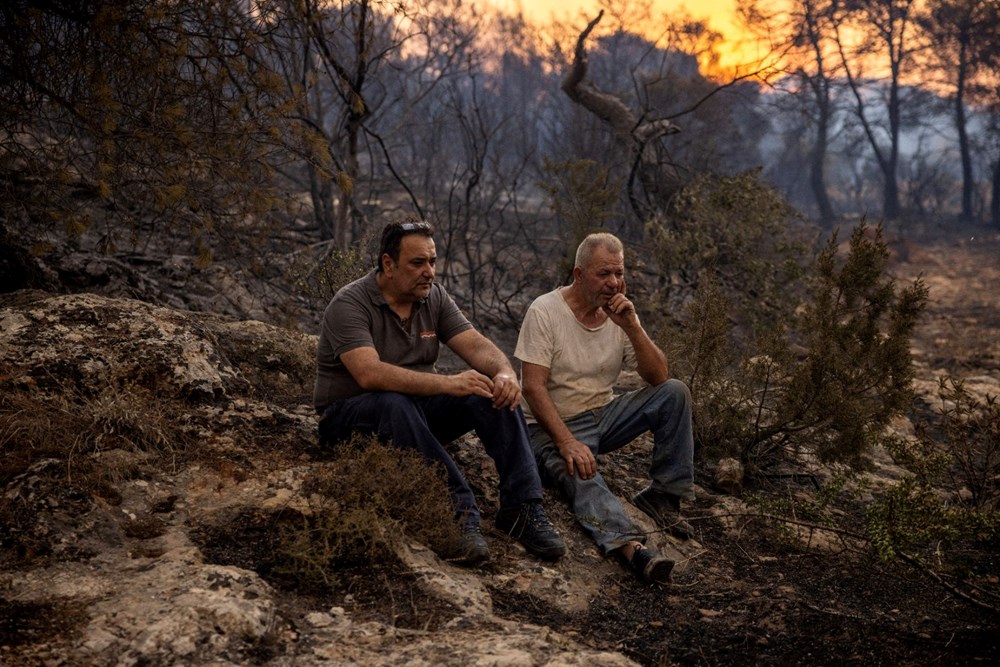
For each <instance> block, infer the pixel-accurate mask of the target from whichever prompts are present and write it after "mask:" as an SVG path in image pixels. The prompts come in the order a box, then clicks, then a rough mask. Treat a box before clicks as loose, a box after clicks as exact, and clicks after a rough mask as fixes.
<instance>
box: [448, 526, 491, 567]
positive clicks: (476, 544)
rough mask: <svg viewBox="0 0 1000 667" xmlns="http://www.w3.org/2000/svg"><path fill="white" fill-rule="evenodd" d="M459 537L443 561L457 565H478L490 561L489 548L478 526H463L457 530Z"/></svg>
mask: <svg viewBox="0 0 1000 667" xmlns="http://www.w3.org/2000/svg"><path fill="white" fill-rule="evenodd" d="M459 530H460V531H461V536H460V537H459V538H458V541H457V542H456V543H455V545H454V547H453V548H452V549H451V550H450V552H449V553H448V555H447V556H446V557H445V560H447V561H450V562H452V563H458V564H459V565H478V564H479V563H483V562H485V561H488V560H489V559H490V547H489V545H488V544H487V543H486V538H485V537H483V534H482V533H481V532H480V531H479V526H478V525H471V526H470V525H464V526H461V527H460V528H459Z"/></svg>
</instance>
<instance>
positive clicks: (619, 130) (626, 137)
mask: <svg viewBox="0 0 1000 667" xmlns="http://www.w3.org/2000/svg"><path fill="white" fill-rule="evenodd" d="M603 16H604V10H601V11H600V13H598V15H597V18H595V19H594V20H593V21H591V22H590V23H589V24H587V27H586V28H585V29H584V30H583V32H581V33H580V36H579V37H578V38H577V40H576V49H575V51H574V54H573V64H572V65H570V68H569V70H568V71H567V72H566V74H565V75H564V76H563V81H562V89H563V92H564V93H566V95H567V96H568V97H569V98H570V99H571V100H573V101H574V102H576V103H577V104H579V105H580V106H582V107H583V108H584V109H586V110H588V111H590V112H591V113H593V114H594V115H595V116H597V117H598V118H600V119H601V120H603V121H604V122H606V123H607V124H608V125H610V126H611V131H612V132H613V134H614V136H615V138H616V139H617V140H618V141H619V142H621V144H622V146H623V147H624V148H625V150H626V156H627V158H628V159H629V163H630V164H632V165H633V168H632V174H631V175H630V177H629V181H628V183H629V188H628V189H629V191H628V198H629V204H630V205H631V207H632V211H633V213H635V215H636V217H637V218H638V219H639V220H645V219H646V218H647V217H648V216H649V214H650V212H651V210H650V208H651V207H650V205H649V202H653V203H654V204H655V202H665V201H668V200H669V198H670V196H671V195H673V194H674V193H675V192H676V191H677V190H678V189H679V188H680V185H681V180H680V178H679V177H678V175H677V174H676V173H675V172H674V171H673V170H672V169H669V168H667V167H666V166H665V165H664V164H663V163H661V161H660V160H659V159H658V151H657V150H656V142H658V141H659V140H660V139H661V138H662V137H664V136H666V135H668V134H674V133H676V132H680V128H679V127H677V126H676V125H674V124H673V123H672V122H670V121H669V120H667V119H666V118H662V119H658V120H652V121H645V120H644V119H643V117H641V116H639V115H638V114H636V113H635V112H634V111H632V110H631V109H629V107H628V105H626V104H625V102H623V101H622V100H621V99H620V98H618V97H616V96H615V95H612V94H611V93H606V92H604V91H602V90H600V89H598V88H597V86H595V85H594V84H593V83H592V82H590V81H588V80H587V49H586V46H585V44H586V41H587V37H589V36H590V33H591V32H592V31H593V30H594V27H595V26H597V24H598V23H599V22H600V20H601V18H602V17H603ZM637 183H638V184H641V185H642V188H643V190H644V191H645V196H646V200H647V203H645V204H644V203H643V202H641V201H640V198H639V196H638V193H637V192H636V190H635V185H636V184H637Z"/></svg>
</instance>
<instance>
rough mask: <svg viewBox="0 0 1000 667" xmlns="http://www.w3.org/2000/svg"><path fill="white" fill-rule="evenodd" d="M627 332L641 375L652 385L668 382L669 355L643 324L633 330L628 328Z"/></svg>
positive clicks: (637, 368)
mask: <svg viewBox="0 0 1000 667" xmlns="http://www.w3.org/2000/svg"><path fill="white" fill-rule="evenodd" d="M625 333H626V334H627V335H628V338H629V342H630V343H632V349H633V350H635V365H636V370H637V371H638V372H639V376H640V377H642V379H643V380H645V381H646V382H648V383H649V384H651V385H658V384H661V383H663V382H666V381H667V378H668V377H670V375H669V368H668V366H667V356H666V355H665V354H664V353H663V350H661V349H660V348H659V347H657V345H656V343H654V342H653V341H652V339H650V337H649V335H648V334H647V333H646V330H645V329H643V328H642V326H641V325H639V326H636V327H635V329H633V330H632V331H628V330H626V332H625Z"/></svg>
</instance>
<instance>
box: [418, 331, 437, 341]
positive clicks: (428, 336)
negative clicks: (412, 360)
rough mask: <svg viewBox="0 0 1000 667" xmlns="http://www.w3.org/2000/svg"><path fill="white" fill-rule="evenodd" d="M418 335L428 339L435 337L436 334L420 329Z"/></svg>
mask: <svg viewBox="0 0 1000 667" xmlns="http://www.w3.org/2000/svg"><path fill="white" fill-rule="evenodd" d="M420 337H421V338H422V339H424V340H430V339H431V338H437V334H436V333H434V332H433V331H421V332H420Z"/></svg>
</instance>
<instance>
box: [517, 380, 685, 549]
mask: <svg viewBox="0 0 1000 667" xmlns="http://www.w3.org/2000/svg"><path fill="white" fill-rule="evenodd" d="M566 426H567V427H568V428H569V430H570V432H571V433H572V434H573V436H574V437H575V438H576V439H577V440H579V441H580V442H582V443H583V444H585V445H587V446H588V447H590V451H592V452H593V453H594V456H595V457H596V456H598V455H599V454H607V453H609V452H613V451H615V450H616V449H621V448H622V447H624V446H625V445H627V444H628V443H630V442H632V440H634V439H635V438H636V437H638V436H639V435H641V434H642V433H645V432H646V431H652V433H653V460H652V463H651V464H650V466H649V476H650V477H651V478H652V486H653V488H655V489H658V490H660V491H666V492H667V493H671V494H673V495H675V496H679V497H681V498H687V499H691V498H693V495H694V493H693V490H692V487H693V485H694V434H693V431H692V428H691V392H690V391H689V390H688V388H687V386H686V385H685V384H684V383H683V382H681V381H680V380H667V381H666V382H664V383H663V384H660V385H657V386H655V387H646V388H644V389H639V390H637V391H633V392H629V393H627V394H623V395H621V396H617V397H615V399H614V400H612V401H611V402H610V403H608V404H607V405H605V406H604V407H602V408H598V409H597V410H589V411H587V412H584V413H581V414H579V415H576V416H575V417H570V418H569V419H567V420H566ZM528 432H529V433H530V434H531V446H532V449H533V450H534V451H535V457H536V458H537V459H538V465H539V466H540V467H541V468H542V470H543V471H544V472H545V474H546V475H548V477H549V478H550V479H552V480H553V481H554V482H555V483H556V485H557V486H558V487H559V489H560V490H561V491H562V492H563V494H564V495H565V496H566V498H567V499H568V500H569V504H570V509H572V511H573V514H574V515H575V516H576V518H577V521H579V522H580V525H582V526H583V528H584V530H586V531H587V532H588V533H589V534H590V536H591V537H592V538H594V541H595V542H597V544H598V546H599V547H600V548H601V550H602V551H603V552H604V553H605V554H607V553H609V552H611V551H613V550H615V549H618V548H619V547H621V546H623V545H624V544H626V543H627V542H629V541H632V540H636V541H639V542H645V541H646V538H645V535H644V534H643V533H642V531H641V530H640V529H639V528H638V526H636V525H635V523H633V522H632V520H631V519H629V518H628V515H626V514H625V509H624V508H623V507H622V505H621V503H620V502H619V501H618V498H616V497H615V495H614V494H613V493H611V490H610V489H609V488H608V485H607V484H606V483H605V481H604V478H603V477H601V473H600V472H598V473H597V475H595V476H594V477H593V478H591V479H580V477H579V476H578V475H577V476H573V477H570V476H569V474H568V473H567V472H566V461H565V460H564V459H563V457H562V455H560V454H559V449H558V448H557V447H556V446H555V443H553V442H552V438H550V437H549V435H548V433H546V432H545V430H544V429H543V428H542V427H541V426H539V425H538V424H529V426H528Z"/></svg>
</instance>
